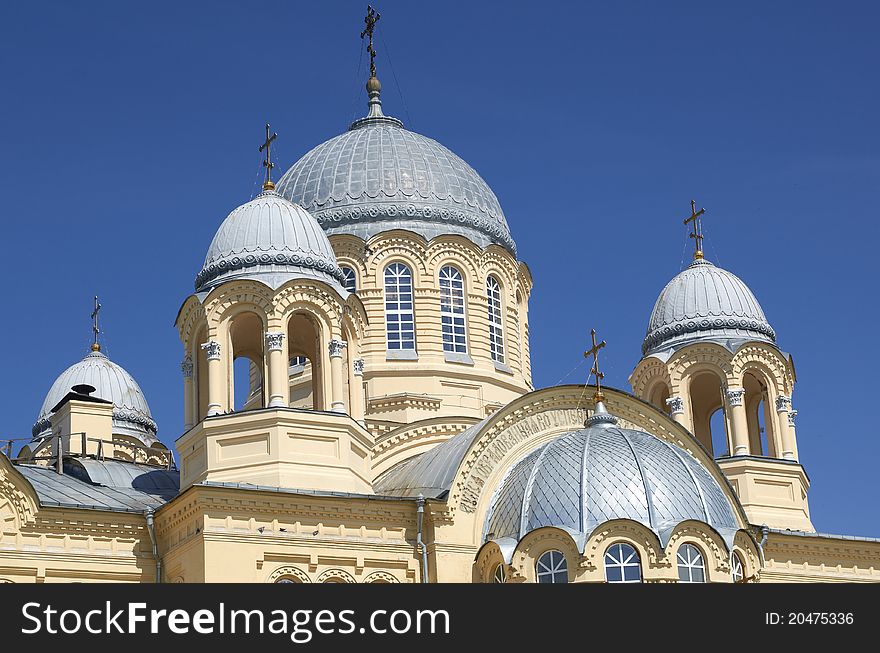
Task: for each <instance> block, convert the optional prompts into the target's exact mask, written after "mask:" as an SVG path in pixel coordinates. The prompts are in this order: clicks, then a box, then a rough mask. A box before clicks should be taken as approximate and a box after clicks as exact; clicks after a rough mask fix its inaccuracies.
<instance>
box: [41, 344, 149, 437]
mask: <svg viewBox="0 0 880 653" xmlns="http://www.w3.org/2000/svg"><path fill="white" fill-rule="evenodd" d="M79 384H86V385H90V386H92V387H94V388H95V392H94V393H92V396H93V397H97V398H99V399H105V400H106V401H112V402H113V432H114V433H118V434H120V435H130V436H133V437H136V438H138V439H139V440H141V442H143V443H144V444H145V445H148V446H149V445H150V444H152V443H153V442H155V441H156V422H154V421H153V416H152V415H151V414H150V407H149V406H148V405H147V400H146V398H145V397H144V393H143V392H142V391H141V388H140V386H139V385H138V384H137V382H136V381H135V380H134V379H133V378H132V376H131V374H129V373H128V372H126V371H125V370H124V369H123V368H122V367H120V366H119V365H117V364H116V363H114V362H113V361H111V360H110V359H109V358H107V356H105V355H104V354H103V353H101V352H100V351H92V352H90V353H89V355H88V356H86V357H85V358H83V359H82V360H81V361H80V362H78V363H76V364H75V365H71V366H70V367H68V368H67V369H66V370H64V371H63V372H62V373H61V375H60V376H59V377H58V378H57V379H56V380H55V383H53V384H52V387H51V388H50V389H49V394H47V395H46V399H45V400H44V401H43V407H42V408H41V409H40V416H39V418H38V419H37V422H36V424H34V427H33V435H34V437H35V438H39V437H43V436H46V435H49V434H50V433H51V425H50V422H49V416H50V415H51V414H52V409H53V408H54V407H55V406H57V405H58V402H60V401H61V400H62V399H63V398H64V397H65V396H67V393H69V392H70V389H71V388H72V387H73V386H75V385H79Z"/></svg>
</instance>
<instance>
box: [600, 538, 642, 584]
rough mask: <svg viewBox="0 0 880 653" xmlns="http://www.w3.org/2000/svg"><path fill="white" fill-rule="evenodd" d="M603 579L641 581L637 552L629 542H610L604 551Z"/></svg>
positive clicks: (628, 581)
mask: <svg viewBox="0 0 880 653" xmlns="http://www.w3.org/2000/svg"><path fill="white" fill-rule="evenodd" d="M605 580H606V581H607V582H609V583H640V582H642V565H641V561H640V560H639V554H638V553H637V552H636V550H635V549H634V548H633V547H632V546H630V545H629V544H624V543H622V542H621V543H618V544H612V545H611V546H610V547H608V550H607V551H606V552H605Z"/></svg>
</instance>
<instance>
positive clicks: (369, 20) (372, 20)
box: [361, 5, 380, 78]
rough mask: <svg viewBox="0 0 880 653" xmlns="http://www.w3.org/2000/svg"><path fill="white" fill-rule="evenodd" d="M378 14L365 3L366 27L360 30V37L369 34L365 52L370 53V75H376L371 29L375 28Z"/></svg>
mask: <svg viewBox="0 0 880 653" xmlns="http://www.w3.org/2000/svg"><path fill="white" fill-rule="evenodd" d="M379 18H380V15H379V14H378V13H376V10H375V9H373V6H372V5H367V15H366V16H365V17H364V23H365V24H366V27H365V28H364V31H363V32H361V38H362V39H363V38H364V37H365V36H369V37H370V40H369V42H368V43H367V52H368V53H369V54H370V77H371V78H372V77H375V76H376V51H375V50H374V49H373V30H374V29H375V28H376V23H378V22H379Z"/></svg>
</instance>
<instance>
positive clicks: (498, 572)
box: [492, 563, 507, 583]
mask: <svg viewBox="0 0 880 653" xmlns="http://www.w3.org/2000/svg"><path fill="white" fill-rule="evenodd" d="M492 582H493V583H506V582H507V567H505V566H504V563H501V564H499V565H498V566H497V567H495V571H494V572H492Z"/></svg>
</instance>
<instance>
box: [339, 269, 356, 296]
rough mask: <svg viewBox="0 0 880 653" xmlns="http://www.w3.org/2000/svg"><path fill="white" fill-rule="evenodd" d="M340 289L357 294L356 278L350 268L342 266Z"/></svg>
mask: <svg viewBox="0 0 880 653" xmlns="http://www.w3.org/2000/svg"><path fill="white" fill-rule="evenodd" d="M342 276H343V280H342V287H343V288H345V289H346V290H347V291H348V292H357V277H356V276H355V274H354V270H353V269H351V268H350V267H346V266H344V265H343V266H342Z"/></svg>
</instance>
